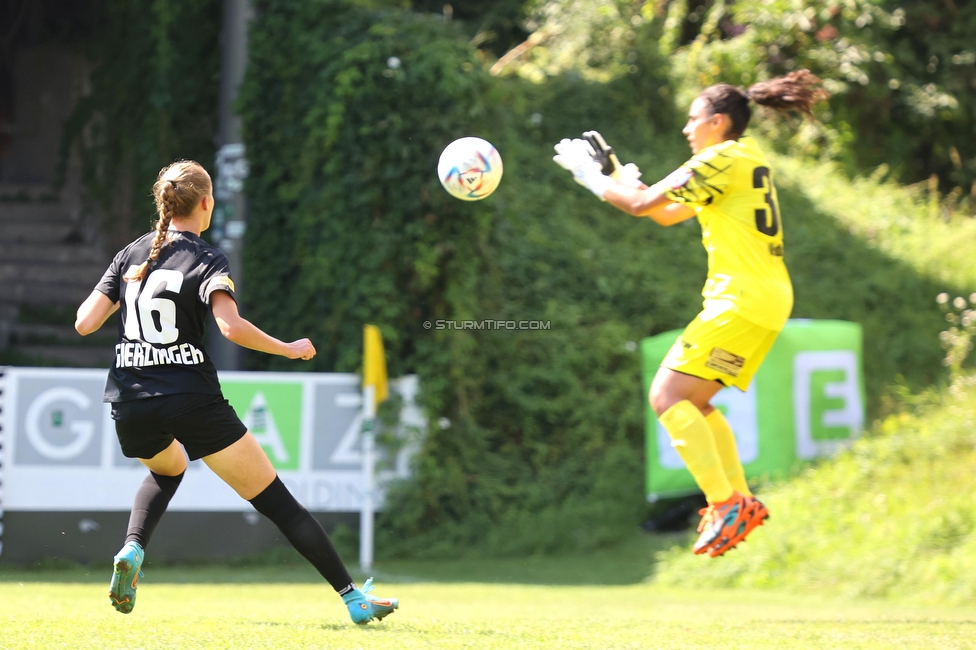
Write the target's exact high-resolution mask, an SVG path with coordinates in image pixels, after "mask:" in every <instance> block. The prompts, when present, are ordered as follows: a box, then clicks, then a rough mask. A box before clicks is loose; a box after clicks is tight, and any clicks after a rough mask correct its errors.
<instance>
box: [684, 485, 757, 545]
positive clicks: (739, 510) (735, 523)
mask: <svg viewBox="0 0 976 650" xmlns="http://www.w3.org/2000/svg"><path fill="white" fill-rule="evenodd" d="M699 514H700V515H702V520H701V522H700V523H699V524H698V532H699V533H700V534H699V536H698V540H697V541H695V545H694V546H693V547H692V551H694V553H695V554H696V555H698V554H701V553H705V552H708V554H709V556H711V557H718V556H719V555H723V554H724V553H725V552H726V551H728V550H729V549H732V548H735V546H736V545H737V544H738V543H739V542H741V541H742V540H744V539H745V538H746V535H748V534H749V533H751V532H752V530H753V529H754V528H756V526H760V525H762V523H763V521H765V520H766V519H767V518H769V510H767V509H766V506H765V505H763V503H762V501H760V500H759V499H757V498H755V497H753V496H745V495H743V494H740V493H739V492H733V493H732V496H731V497H730V498H729V499H728V500H726V501H723V502H721V503H713V504H710V505H709V506H708V507H707V508H702V509H701V510H700V511H699Z"/></svg>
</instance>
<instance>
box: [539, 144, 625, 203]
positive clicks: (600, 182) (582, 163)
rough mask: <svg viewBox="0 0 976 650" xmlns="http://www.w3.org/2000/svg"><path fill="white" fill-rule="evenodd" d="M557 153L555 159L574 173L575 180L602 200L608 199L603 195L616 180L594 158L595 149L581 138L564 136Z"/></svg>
mask: <svg viewBox="0 0 976 650" xmlns="http://www.w3.org/2000/svg"><path fill="white" fill-rule="evenodd" d="M553 148H554V149H555V150H556V155H555V156H553V157H552V159H553V161H555V163H556V164H557V165H559V166H560V167H562V168H563V169H567V170H569V171H570V172H571V173H572V174H573V180H575V181H576V182H577V183H579V184H580V185H582V186H583V187H585V188H586V189H588V190H590V191H591V192H593V193H594V194H596V196H597V198H599V199H600V200H601V201H606V199H605V198H604V197H603V195H604V194H605V193H606V191H607V190H608V189H609V188H610V187H611V186H612V185H614V180H613V179H612V178H610V177H609V176H605V175H604V174H603V169H602V167H601V165H600V163H599V162H597V161H596V160H595V159H594V153H593V149H592V148H590V145H589V144H587V143H586V142H584V141H583V140H580V139H579V138H577V139H575V140H570V139H568V138H563V139H562V140H560V141H559V144H557V145H556V146H555V147H553Z"/></svg>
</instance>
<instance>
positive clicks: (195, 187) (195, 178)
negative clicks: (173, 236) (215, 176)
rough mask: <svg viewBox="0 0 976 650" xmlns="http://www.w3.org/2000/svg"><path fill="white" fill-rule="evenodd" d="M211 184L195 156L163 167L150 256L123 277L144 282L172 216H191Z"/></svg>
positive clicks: (156, 193)
mask: <svg viewBox="0 0 976 650" xmlns="http://www.w3.org/2000/svg"><path fill="white" fill-rule="evenodd" d="M211 187H212V186H211V181H210V175H209V174H207V172H206V170H204V168H203V167H202V166H201V165H200V164H199V163H196V162H193V161H192V160H181V161H179V162H175V163H173V164H172V165H168V166H166V167H163V169H161V170H160V172H159V175H158V176H157V177H156V183H155V184H154V185H153V198H154V199H155V201H156V213H157V214H158V215H159V219H158V220H157V221H156V227H155V229H156V236H155V237H153V241H152V245H151V246H150V247H149V257H148V258H146V261H145V262H143V263H142V264H140V265H139V266H137V267H136V268H134V269H132V270H131V271H129V272H128V273H126V274H125V275H124V276H122V279H123V280H125V281H126V282H141V281H142V280H143V279H144V278H145V277H146V273H147V272H148V270H149V267H150V266H151V265H152V264H153V263H155V262H156V260H158V259H159V253H160V251H162V249H163V246H165V245H166V233H167V232H168V231H169V226H170V224H171V223H172V221H173V219H174V218H181V217H188V216H190V215H191V214H192V213H193V210H194V208H195V207H196V205H197V203H198V202H199V201H200V199H201V198H203V197H204V196H205V195H207V194H209V193H210V190H211Z"/></svg>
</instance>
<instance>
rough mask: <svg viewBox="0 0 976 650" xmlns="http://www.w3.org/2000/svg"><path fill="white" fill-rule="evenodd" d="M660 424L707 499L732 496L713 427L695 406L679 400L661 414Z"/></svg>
mask: <svg viewBox="0 0 976 650" xmlns="http://www.w3.org/2000/svg"><path fill="white" fill-rule="evenodd" d="M660 419H661V424H662V425H664V428H665V429H666V430H667V432H668V435H670V436H671V446H672V447H674V449H675V451H677V452H678V455H679V456H681V459H682V460H683V461H685V465H687V466H688V470H689V471H690V472H691V475H692V476H693V477H695V482H696V483H698V487H700V488H701V490H702V492H704V493H705V498H706V499H708V502H709V503H720V502H722V501H725V500H727V499H728V498H729V497H731V496H732V485H731V484H730V483H729V479H728V478H727V477H726V476H725V470H724V469H722V459H721V458H720V457H719V455H718V449H716V447H715V437H714V436H713V435H712V429H711V427H709V426H708V422H706V421H705V416H704V415H702V414H701V411H699V410H698V407H697V406H695V405H694V404H692V403H691V402H689V401H688V400H682V401H680V402H678V403H677V404H675V405H674V406H672V407H671V408H669V409H668V410H667V411H665V412H664V413H662V414H661V418H660Z"/></svg>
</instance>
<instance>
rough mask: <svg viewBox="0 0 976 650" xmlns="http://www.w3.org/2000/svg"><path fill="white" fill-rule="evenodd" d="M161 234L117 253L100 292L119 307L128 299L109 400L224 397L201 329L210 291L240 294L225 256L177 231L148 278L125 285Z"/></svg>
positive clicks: (108, 388) (108, 387) (152, 234)
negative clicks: (197, 395)
mask: <svg viewBox="0 0 976 650" xmlns="http://www.w3.org/2000/svg"><path fill="white" fill-rule="evenodd" d="M155 236H156V233H155V232H150V233H149V234H147V235H144V236H143V237H140V238H139V239H137V240H135V241H134V242H132V243H131V244H129V245H128V246H126V247H125V248H123V249H122V250H121V251H119V253H118V254H117V255H116V256H115V259H113V260H112V263H111V264H110V265H109V267H108V270H107V271H105V275H103V276H102V279H101V281H100V282H99V283H98V285H97V286H96V287H95V289H97V290H98V291H101V292H102V293H103V294H105V295H106V296H108V298H109V300H111V301H112V302H113V303H114V302H119V301H120V300H121V301H122V304H121V305H120V306H119V311H120V312H121V314H120V315H121V318H120V320H119V342H118V344H117V345H116V346H115V363H113V364H112V369H111V370H110V371H109V375H108V381H107V382H106V384H105V401H106V402H126V401H129V400H134V399H141V398H144V397H154V396H157V395H173V394H177V393H202V394H212V395H220V394H221V392H220V383H219V382H218V381H217V369H216V368H215V367H214V365H213V362H211V361H210V357H209V356H208V355H207V353H206V351H205V350H204V347H203V332H204V326H205V324H206V322H207V314H208V312H209V311H210V309H209V305H210V296H211V294H212V293H213V292H214V291H216V290H218V289H219V290H221V291H226V292H228V293H229V294H230V295H231V296H233V295H234V281H233V280H232V279H231V277H230V265H229V263H228V261H227V256H226V255H224V254H223V253H222V252H221V251H219V250H217V249H216V248H214V247H213V246H211V245H210V244H208V243H207V242H205V241H204V240H203V239H201V238H200V237H198V236H196V235H194V234H193V233H189V232H176V231H171V232H170V233H169V234H168V235H167V242H166V244H165V245H164V246H163V248H162V250H161V251H160V253H159V259H157V260H156V262H155V263H154V264H151V265H150V267H149V269H148V271H147V272H146V276H145V277H144V278H143V279H142V281H141V282H126V281H125V280H123V279H122V276H123V275H125V274H126V273H127V272H128V271H129V269H130V268H132V267H137V266H139V265H140V264H142V263H143V262H145V261H146V258H147V257H149V249H150V247H151V246H152V241H153V238H154V237H155ZM235 300H236V298H235Z"/></svg>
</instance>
